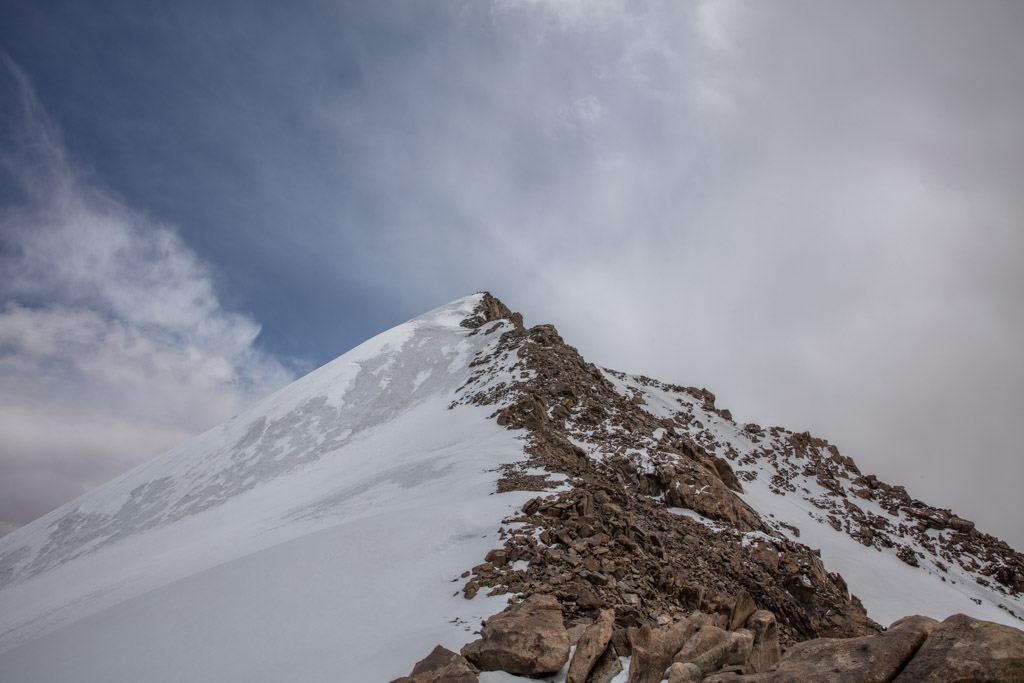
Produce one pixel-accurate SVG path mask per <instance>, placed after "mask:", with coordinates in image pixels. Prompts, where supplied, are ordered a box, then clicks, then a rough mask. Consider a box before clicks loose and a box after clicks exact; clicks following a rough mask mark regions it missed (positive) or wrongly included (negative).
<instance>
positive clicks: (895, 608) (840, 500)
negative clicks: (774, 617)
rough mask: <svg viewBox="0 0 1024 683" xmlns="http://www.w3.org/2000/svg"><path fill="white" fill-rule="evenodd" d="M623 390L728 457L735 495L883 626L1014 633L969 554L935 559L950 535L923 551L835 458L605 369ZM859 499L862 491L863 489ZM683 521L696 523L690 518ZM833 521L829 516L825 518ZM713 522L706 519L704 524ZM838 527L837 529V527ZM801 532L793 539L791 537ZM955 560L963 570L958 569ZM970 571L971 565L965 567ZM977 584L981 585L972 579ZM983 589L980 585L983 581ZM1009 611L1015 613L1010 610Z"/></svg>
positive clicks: (1000, 594) (942, 533)
mask: <svg viewBox="0 0 1024 683" xmlns="http://www.w3.org/2000/svg"><path fill="white" fill-rule="evenodd" d="M607 376H608V379H609V380H610V381H612V382H613V383H614V384H615V385H616V387H617V389H618V390H619V391H620V392H621V393H623V394H632V393H638V394H640V395H641V396H642V398H643V404H644V408H645V409H646V410H647V411H648V412H650V413H652V414H653V415H655V416H657V417H661V418H671V419H675V418H680V417H681V416H682V417H683V419H676V420H675V424H676V425H677V426H676V428H677V429H679V430H682V431H683V432H684V433H685V434H686V435H687V436H689V437H690V438H691V439H692V440H693V441H694V442H695V443H697V444H699V445H700V446H701V447H703V448H704V449H705V450H706V451H708V452H709V453H712V454H714V455H717V456H719V457H722V458H725V459H727V460H728V461H729V462H730V463H731V465H732V467H733V468H734V470H735V471H736V473H737V475H738V476H739V477H740V480H741V481H742V485H743V490H744V492H743V493H742V494H740V495H741V497H742V498H743V499H744V500H745V501H746V502H747V503H748V504H749V505H750V506H751V507H753V508H754V509H755V510H757V512H758V513H759V514H760V515H761V517H762V519H764V520H765V521H766V522H767V523H768V524H770V525H771V526H772V527H773V529H774V530H775V531H776V533H778V534H780V535H781V536H783V537H786V538H793V539H795V540H799V541H800V542H801V543H804V544H806V545H808V546H810V547H811V548H816V549H820V551H821V557H822V560H823V561H824V563H825V566H826V567H827V568H828V569H829V571H834V572H839V573H840V574H842V576H843V578H844V579H845V580H846V582H847V583H848V585H849V587H850V592H851V593H853V594H855V595H856V596H857V597H859V598H860V599H861V601H862V602H863V603H864V606H865V608H866V609H867V612H868V616H870V617H871V618H873V619H874V620H876V621H877V622H879V623H880V624H883V625H887V624H890V623H892V622H893V621H895V620H897V619H899V618H901V617H904V616H906V615H909V614H923V615H927V616H930V617H933V618H935V619H939V620H941V619H944V618H946V617H948V616H950V615H952V614H956V613H963V614H967V615H970V616H973V617H976V618H979V619H985V620H988V621H995V622H999V623H1003V624H1007V625H1009V626H1013V627H1015V628H1020V627H1021V626H1024V623H1022V621H1024V620H1022V619H1021V618H1020V617H1021V616H1024V595H1020V594H1018V595H1009V594H1007V592H1006V591H1000V590H998V589H997V588H995V586H994V582H993V581H991V579H990V578H988V577H986V576H985V575H984V574H983V573H981V572H979V571H977V568H980V566H981V564H982V562H981V561H979V558H974V557H971V556H970V555H961V556H960V557H958V558H951V557H948V556H945V555H943V556H941V557H940V553H939V552H937V551H936V548H941V546H942V544H941V543H939V541H949V540H950V539H951V537H952V535H953V533H954V532H953V530H951V529H945V530H929V531H928V532H927V534H926V537H927V538H928V541H927V543H928V544H929V545H930V546H931V547H926V546H925V545H924V544H923V543H922V542H921V541H920V539H919V538H918V537H916V536H915V535H914V534H912V533H908V532H907V531H906V530H907V529H908V528H909V527H912V526H913V525H915V524H917V522H918V520H917V519H914V518H912V517H910V516H909V515H908V514H907V513H906V512H905V510H903V509H900V510H897V511H895V512H894V511H891V510H888V509H886V508H884V507H882V506H881V505H879V503H878V502H876V501H874V500H871V499H870V498H867V497H861V496H858V495H857V492H858V490H860V489H862V488H864V487H860V486H857V485H855V484H854V483H853V481H852V479H853V478H854V477H853V474H854V472H852V471H850V470H848V469H847V466H846V465H844V464H843V460H844V459H842V458H840V457H839V456H838V452H835V453H833V451H830V450H829V449H828V448H827V447H825V446H821V445H814V444H809V445H808V446H807V450H806V451H805V452H801V451H800V450H799V449H795V448H794V447H793V445H792V444H793V439H794V437H796V438H797V439H799V437H801V436H803V435H799V434H794V433H793V432H791V431H789V430H785V429H780V428H776V427H773V428H771V429H769V430H762V429H760V428H756V429H755V426H754V425H750V426H749V428H748V426H747V425H742V424H737V423H736V422H734V421H733V420H732V419H731V416H730V415H728V413H725V414H723V412H722V411H719V410H716V409H713V407H712V406H709V405H708V402H707V401H706V400H705V399H704V397H698V396H697V395H694V394H693V393H689V392H687V391H681V390H680V388H678V387H675V388H672V387H669V386H667V385H663V384H661V383H659V382H655V381H652V380H649V379H646V378H640V377H631V376H628V375H622V374H620V373H612V372H609V373H608V375H607ZM810 455H814V456H817V460H824V461H826V462H827V463H828V464H829V465H830V466H834V468H833V471H834V472H838V473H839V475H840V476H838V477H835V478H833V479H832V480H833V481H834V482H835V485H836V487H837V489H838V490H837V491H829V490H826V489H825V488H824V487H823V486H821V484H820V483H819V482H818V480H817V477H816V476H815V474H814V473H813V472H811V471H810V470H809V469H808V466H809V465H811V464H812V463H811V460H810V457H809V456H810ZM861 493H862V494H863V493H864V492H863V491H861ZM691 516H695V517H699V515H695V514H693V513H691ZM830 517H831V519H830ZM858 520H869V521H872V522H873V523H874V526H875V527H881V528H884V529H887V530H888V535H889V537H891V539H892V541H894V544H893V545H892V546H891V547H885V546H884V545H882V544H878V543H872V544H871V545H865V544H864V543H862V542H860V541H858V540H856V539H855V538H854V536H853V535H851V533H850V532H851V531H853V532H855V533H856V532H857V531H858V530H859V528H858ZM703 521H705V522H707V523H709V524H711V525H712V526H713V525H714V522H712V521H711V520H703ZM837 527H838V528H837ZM793 528H796V529H798V530H799V536H797V535H796V532H794V531H793ZM904 547H905V548H906V549H907V550H909V551H910V552H912V553H913V554H914V555H915V556H916V557H918V558H920V561H919V565H918V566H916V567H914V566H911V565H909V564H907V563H905V562H904V561H902V560H900V559H899V557H898V554H897V553H898V552H899V550H900V549H901V548H904ZM961 563H963V564H965V565H967V567H964V566H962V565H961ZM972 564H973V565H974V566H975V567H976V568H971V565H972ZM979 579H980V580H981V581H979ZM983 584H987V585H983ZM1010 610H1012V611H1013V612H1014V613H1015V615H1016V616H1014V615H1013V614H1011V613H1010Z"/></svg>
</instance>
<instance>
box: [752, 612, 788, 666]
mask: <svg viewBox="0 0 1024 683" xmlns="http://www.w3.org/2000/svg"><path fill="white" fill-rule="evenodd" d="M746 628H748V629H750V630H751V631H753V632H754V645H753V647H752V648H751V651H750V657H749V658H748V659H747V664H748V665H749V666H750V669H751V671H752V672H754V673H760V672H762V671H768V670H769V669H771V668H772V667H774V666H775V665H776V664H778V663H779V658H780V657H781V656H782V651H781V649H780V647H779V626H778V624H777V623H776V621H775V614H774V613H772V612H769V611H768V610H763V609H760V610H757V611H756V612H754V613H753V614H751V615H750V618H748V619H747V623H746Z"/></svg>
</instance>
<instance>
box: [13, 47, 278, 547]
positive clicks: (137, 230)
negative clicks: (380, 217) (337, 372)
mask: <svg viewBox="0 0 1024 683" xmlns="http://www.w3.org/2000/svg"><path fill="white" fill-rule="evenodd" d="M6 66H7V68H8V70H9V71H10V72H11V73H12V74H13V76H14V77H15V79H16V80H17V81H18V84H19V89H20V90H19V95H20V97H21V108H22V112H23V114H24V118H23V120H22V121H21V122H20V125H21V127H20V130H19V133H20V144H19V145H18V146H16V147H15V148H12V149H9V150H7V151H6V152H5V153H4V155H3V157H2V162H3V165H4V167H5V168H6V169H7V170H8V173H9V174H11V175H12V176H14V177H15V178H16V179H17V180H18V181H19V182H20V186H21V189H22V191H23V193H24V201H23V202H22V203H21V204H19V205H17V206H13V207H8V208H7V209H6V210H5V211H4V212H3V213H2V214H0V235H2V240H3V247H4V249H3V253H4V256H3V261H2V267H3V269H4V273H5V280H4V282H3V284H2V285H0V290H2V294H3V298H4V299H5V300H6V303H5V304H4V305H3V307H2V309H0V468H2V472H0V501H2V502H0V524H3V525H4V527H5V528H6V529H7V530H10V529H11V528H13V527H15V526H17V525H20V524H24V523H26V522H28V521H30V520H31V519H32V518H34V517H35V516H38V515H39V514H42V513H44V512H46V511H47V510H49V509H51V508H52V507H55V506H56V505H58V504H60V503H62V502H64V501H65V500H67V499H69V498H72V497H74V496H76V495H78V494H80V493H83V492H84V491H86V490H88V489H89V488H92V487H93V486H96V485H98V484H101V483H103V482H104V481H105V480H107V479H109V478H110V477H112V476H114V475H116V474H118V473H119V472H121V471H123V470H125V469H128V468H129V467H131V466H133V465H136V464H138V463H140V462H142V461H144V460H146V459H147V458H149V457H151V456H153V455H156V454H158V453H160V452H162V451H164V450H166V449H168V448H170V447H172V446H174V445H176V444H177V443H179V442H181V441H183V440H185V439H187V438H188V437H190V436H192V435H194V434H196V433H198V432H200V431H202V430H204V429H206V428H209V427H211V426H214V425H216V424H218V423H219V422H221V421H223V420H225V419H227V418H229V417H231V416H232V415H234V414H235V413H237V412H238V411H239V410H240V409H241V408H243V407H244V406H245V405H247V404H248V403H250V402H251V401H252V400H254V399H255V398H258V397H261V396H263V395H265V394H266V393H267V392H269V391H270V390H272V389H273V388H276V387H278V386H281V385H282V384H284V383H285V382H286V381H287V380H288V379H290V374H289V372H288V371H287V370H285V369H284V368H283V367H282V366H281V365H280V364H279V363H278V362H277V361H275V360H274V359H273V358H271V357H269V356H267V355H266V354H264V353H262V352H261V351H259V350H258V348H257V347H256V346H254V342H255V339H256V337H257V335H258V334H259V326H258V325H257V324H256V323H255V322H254V321H252V320H251V319H249V318H247V317H245V316H242V315H239V314H235V313H231V312H229V311H227V310H225V309H224V308H223V307H222V306H221V304H220V302H219V300H218V297H217V294H216V292H215V287H214V282H213V275H212V273H211V272H210V270H209V268H208V267H206V266H205V265H204V264H203V263H202V262H201V261H200V259H199V258H198V257H197V256H196V254H195V253H194V252H193V251H192V250H191V249H189V247H188V246H187V245H186V244H184V242H183V241H182V240H181V238H180V237H178V236H177V234H175V232H174V231H173V230H171V229H170V228H168V227H166V226H161V225H158V224H155V223H154V222H153V221H151V220H149V219H148V218H147V217H146V216H144V215H142V214H139V213H138V212H135V211H133V210H131V209H130V208H129V207H127V206H125V205H124V204H123V203H121V202H119V201H118V200H116V199H115V198H113V197H111V196H109V194H107V193H105V192H104V191H103V190H102V189H101V188H99V187H97V186H96V184H95V183H94V182H93V181H92V179H90V178H88V177H87V176H86V174H84V173H83V172H82V171H81V170H80V169H78V168H76V167H75V166H74V165H73V163H72V162H71V161H69V159H68V154H67V151H66V149H65V148H64V146H63V143H62V141H61V137H60V134H59V131H58V130H57V129H56V127H55V126H54V125H53V124H52V123H51V122H50V121H49V120H48V119H47V117H46V115H45V112H43V111H42V109H41V107H40V105H39V103H38V101H37V100H36V99H35V97H34V95H33V93H32V90H31V88H30V85H29V84H28V82H27V80H26V78H25V77H24V75H23V74H22V73H21V72H20V71H19V70H18V68H17V66H15V65H13V64H11V63H10V62H9V61H8V62H6Z"/></svg>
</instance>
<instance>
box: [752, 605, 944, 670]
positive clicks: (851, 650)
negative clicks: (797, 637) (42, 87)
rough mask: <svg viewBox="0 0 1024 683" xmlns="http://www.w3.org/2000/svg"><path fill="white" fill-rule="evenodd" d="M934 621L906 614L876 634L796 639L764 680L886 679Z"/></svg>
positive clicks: (918, 644)
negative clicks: (837, 637)
mask: <svg viewBox="0 0 1024 683" xmlns="http://www.w3.org/2000/svg"><path fill="white" fill-rule="evenodd" d="M936 623H937V622H936V621H935V620H934V619H928V618H927V617H908V618H906V619H902V620H900V621H898V622H896V623H895V624H893V625H892V626H890V627H889V630H888V631H886V632H885V633H882V634H879V635H877V636H865V637H861V638H847V639H836V638H819V639H816V640H808V641H805V642H803V643H798V644H797V645H794V646H793V647H792V648H790V649H789V651H787V652H786V655H785V657H783V658H782V661H781V662H779V665H778V667H777V668H776V670H775V672H774V673H773V674H772V675H771V676H770V677H768V679H767V680H770V681H779V682H781V681H812V680H813V681H821V682H822V683H888V681H891V680H892V679H893V678H895V677H896V674H898V673H899V672H900V671H902V670H903V667H904V666H906V665H907V662H909V661H910V659H911V657H913V656H914V653H915V652H917V650H918V648H919V647H921V644H922V643H924V641H925V639H926V638H927V637H928V633H929V631H931V629H932V628H933V627H934V626H935V624H936Z"/></svg>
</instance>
